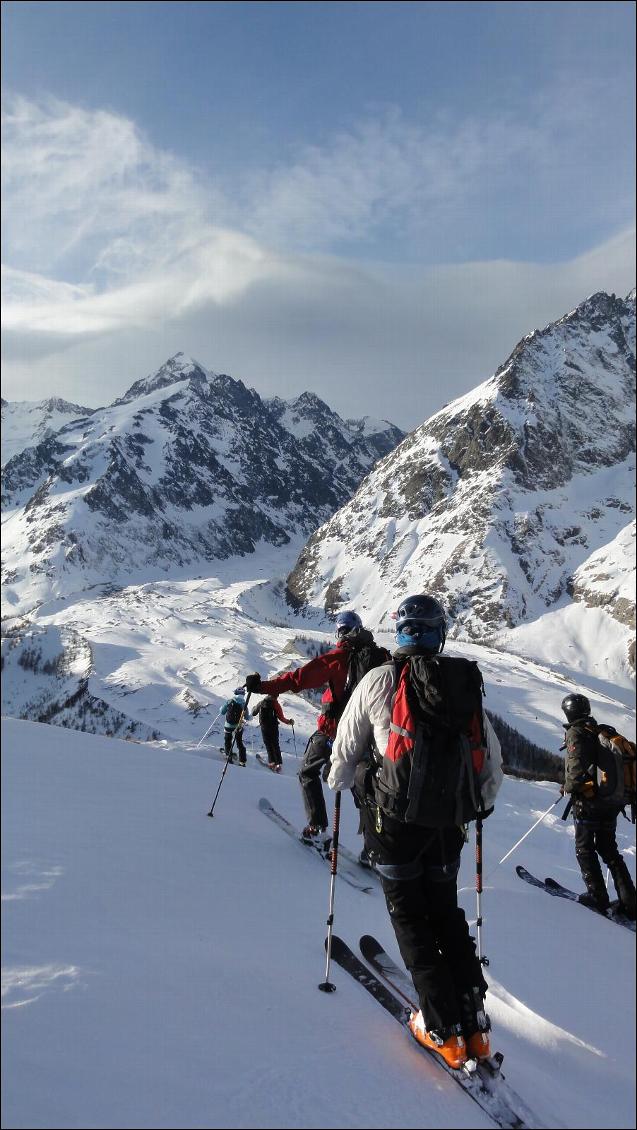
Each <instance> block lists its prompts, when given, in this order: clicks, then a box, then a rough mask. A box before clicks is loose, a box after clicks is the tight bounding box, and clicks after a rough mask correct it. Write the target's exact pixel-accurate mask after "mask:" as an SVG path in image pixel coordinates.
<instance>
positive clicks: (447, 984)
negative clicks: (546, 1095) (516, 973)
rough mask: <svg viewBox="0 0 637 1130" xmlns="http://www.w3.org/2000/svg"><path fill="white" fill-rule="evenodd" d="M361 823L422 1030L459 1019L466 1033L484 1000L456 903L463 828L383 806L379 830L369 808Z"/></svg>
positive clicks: (471, 943)
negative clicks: (419, 822) (407, 820)
mask: <svg viewBox="0 0 637 1130" xmlns="http://www.w3.org/2000/svg"><path fill="white" fill-rule="evenodd" d="M364 825H365V847H366V849H367V853H368V855H369V856H370V858H371V859H372V861H373V862H374V863H375V864H376V866H377V870H378V873H379V874H380V876H381V882H382V885H383V892H384V894H385V901H386V903H387V909H388V911H389V916H390V919H391V923H392V926H393V928H394V933H395V935H396V941H397V942H398V948H399V949H400V953H401V955H402V959H403V961H404V963H405V965H406V967H407V969H408V970H409V972H410V974H411V977H412V980H413V982H414V987H415V989H416V992H417V994H418V1001H419V1004H420V1007H421V1009H422V1013H423V1016H424V1020H425V1025H426V1027H427V1029H433V1030H434V1031H438V1032H444V1030H445V1029H448V1028H450V1027H451V1026H453V1025H455V1024H462V1025H463V1027H464V1028H467V1027H471V1028H472V1032H466V1034H467V1035H472V1034H473V1031H475V1027H474V1025H473V1023H472V1020H471V1018H472V1017H473V1018H475V1015H476V1013H475V1005H476V1001H483V1000H484V995H485V993H486V991H487V983H486V981H485V980H484V977H483V974H482V966H481V965H480V962H479V960H478V957H477V954H476V947H475V942H474V940H473V938H472V937H471V935H470V934H469V927H468V925H467V920H466V918H465V914H464V911H463V910H462V909H461V908H460V907H459V906H458V887H457V877H458V870H459V867H460V852H461V850H462V845H463V843H464V836H463V834H462V832H461V830H460V829H459V828H445V829H430V828H419V827H416V826H415V825H413V824H412V825H406V824H402V823H400V822H398V821H396V820H392V819H391V818H390V817H387V816H385V814H384V813H383V814H381V817H380V825H382V827H380V830H379V824H378V823H377V822H376V819H375V816H374V812H373V810H372V811H370V810H369V809H368V808H366V812H365V819H364ZM383 872H385V874H383ZM469 1002H470V1003H469ZM468 1014H469V1020H468V1022H467V1015H468Z"/></svg>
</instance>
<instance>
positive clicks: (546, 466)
mask: <svg viewBox="0 0 637 1130" xmlns="http://www.w3.org/2000/svg"><path fill="white" fill-rule="evenodd" d="M634 317H635V296H634V292H633V293H632V294H631V295H629V296H628V297H627V298H626V299H618V298H616V297H615V296H614V295H612V296H609V295H606V294H596V295H593V296H592V297H591V298H589V299H587V300H586V301H585V302H583V303H582V304H581V305H580V306H578V307H577V309H576V310H574V311H571V313H569V314H568V315H566V316H565V317H564V318H562V319H560V320H559V321H558V322H556V323H554V324H551V325H549V326H547V327H546V328H545V329H544V330H542V331H536V332H534V333H532V334H530V335H529V336H528V337H526V338H524V339H523V340H522V341H521V342H520V343H519V345H518V346H517V347H516V349H515V350H514V351H513V353H512V354H511V356H510V357H509V358H508V360H507V361H506V362H505V364H504V365H502V367H501V368H500V369H499V370H498V371H497V373H496V374H495V375H494V376H493V377H491V378H490V379H489V380H488V381H485V382H484V383H483V384H481V385H479V386H478V387H477V388H476V389H474V390H473V391H472V392H471V393H469V394H468V395H466V396H464V397H461V398H460V399H459V400H456V401H454V402H453V404H451V405H449V406H448V407H446V408H444V409H443V410H442V411H440V412H438V413H437V414H436V415H435V416H432V417H431V419H429V420H427V421H426V422H425V423H424V424H423V425H422V426H421V427H420V428H418V429H416V431H414V432H412V433H411V434H410V435H409V436H407V438H406V439H405V440H404V441H403V442H402V444H400V446H399V447H398V448H397V449H396V450H395V451H394V452H392V453H390V454H389V455H388V456H387V457H386V458H385V459H384V460H383V461H382V462H381V463H379V464H378V465H377V466H376V467H375V468H374V470H373V471H372V472H371V473H370V475H369V476H368V477H367V479H366V480H365V481H364V483H363V484H362V485H361V487H360V488H359V490H358V491H357V492H356V494H355V495H354V497H353V498H352V499H351V501H350V502H348V503H347V504H346V505H345V506H344V507H343V508H342V509H341V510H339V511H338V513H337V514H335V515H334V516H333V517H332V518H331V519H330V520H329V521H328V522H327V523H326V524H325V525H324V526H323V527H322V528H321V529H320V530H318V531H317V532H316V533H315V534H313V535H312V537H311V538H310V540H309V542H308V544H307V546H306V547H305V548H304V550H303V553H302V554H301V556H300V558H299V561H298V562H297V564H296V566H295V568H294V570H293V571H292V573H291V575H290V577H289V578H288V589H289V594H290V599H291V600H292V601H293V603H294V605H295V606H296V607H297V608H300V609H304V610H306V611H308V612H310V613H311V612H313V611H317V610H318V611H323V610H324V609H327V610H334V609H335V608H338V607H342V606H343V605H346V604H349V603H355V604H356V607H357V608H358V609H359V611H362V612H363V613H364V614H365V615H366V617H367V619H368V621H369V622H370V623H371V624H372V625H381V626H382V625H383V623H384V622H385V618H386V615H387V612H388V610H390V609H392V608H394V607H395V606H396V603H397V601H398V599H399V597H400V596H401V595H404V594H405V593H407V592H409V591H416V592H418V591H423V589H426V590H428V591H431V592H433V593H436V594H438V595H439V596H440V597H441V598H442V599H443V601H444V603H445V605H446V607H447V609H448V611H449V613H450V615H451V617H452V619H453V623H454V627H453V634H455V635H457V636H459V637H461V638H465V639H473V640H475V641H479V642H487V643H490V644H495V645H496V646H503V647H505V648H507V649H510V650H512V651H518V650H523V646H522V643H521V642H520V641H519V639H518V637H517V635H516V632H519V633H521V635H523V636H524V639H525V641H526V644H527V645H528V643H529V639H530V636H529V633H528V631H526V629H527V627H528V625H533V624H537V625H543V624H544V622H545V621H546V619H547V617H549V618H551V619H550V620H549V622H548V623H547V624H546V626H545V627H544V628H540V630H539V631H538V632H537V633H536V639H537V640H539V638H540V637H545V638H547V639H548V640H550V641H551V645H553V644H557V643H558V642H559V641H558V640H557V637H559V635H560V633H561V632H563V631H564V630H565V624H564V618H563V617H559V616H558V617H557V619H556V618H555V616H554V614H555V613H558V614H559V613H561V612H563V611H564V610H566V609H571V608H572V604H573V601H574V600H575V601H576V603H577V608H576V610H575V613H574V614H573V615H572V616H570V618H569V626H568V629H567V634H566V636H565V637H564V638H563V639H562V640H561V643H562V647H563V650H564V651H567V649H569V648H570V649H572V650H575V649H576V648H577V646H578V644H579V643H581V641H582V639H583V638H584V637H586V636H587V635H588V636H589V639H588V640H587V643H588V644H589V649H588V655H587V660H588V672H589V674H594V675H595V677H597V676H598V675H599V674H602V672H600V671H599V670H594V665H595V663H596V662H597V661H598V659H599V648H597V647H595V633H596V629H595V628H593V627H591V629H590V630H589V631H588V632H587V627H586V626H587V625H588V624H591V625H593V624H595V625H597V624H599V622H600V621H604V622H606V629H605V631H604V637H605V639H604V642H605V643H608V644H609V645H610V648H609V650H608V651H607V652H605V654H604V660H605V663H606V665H607V666H606V669H605V672H603V673H604V674H605V676H606V677H610V678H614V679H617V680H618V681H620V682H621V683H623V684H627V682H628V681H629V680H630V679H631V678H632V676H633V675H634V667H631V657H633V656H634V629H635V605H634V584H635V554H634V534H633V533H632V530H633V529H634V527H632V526H631V521H632V519H633V517H634V487H635V454H634V453H635V421H634V400H635V321H634ZM629 594H630V595H629ZM591 608H594V609H601V610H602V613H601V616H600V615H598V616H597V617H590V616H589V611H590V609H591ZM533 654H534V657H535V658H538V659H542V658H546V654H547V653H546V652H543V651H542V647H541V645H540V646H539V648H538V649H537V650H535V652H534V653H533ZM583 668H584V670H585V671H586V669H587V668H586V663H584V664H583Z"/></svg>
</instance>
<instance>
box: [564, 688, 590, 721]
mask: <svg viewBox="0 0 637 1130" xmlns="http://www.w3.org/2000/svg"><path fill="white" fill-rule="evenodd" d="M562 710H563V711H564V713H565V715H566V718H567V721H569V722H576V721H577V719H578V718H588V716H589V715H590V712H591V704H590V702H589V701H588V699H587V697H586V695H585V694H567V696H566V698H563V699H562Z"/></svg>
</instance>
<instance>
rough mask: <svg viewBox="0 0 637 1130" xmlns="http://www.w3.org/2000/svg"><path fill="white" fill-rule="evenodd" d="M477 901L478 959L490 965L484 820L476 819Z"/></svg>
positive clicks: (483, 963) (481, 962)
mask: <svg viewBox="0 0 637 1130" xmlns="http://www.w3.org/2000/svg"><path fill="white" fill-rule="evenodd" d="M476 902H477V917H476V927H477V935H478V961H479V962H480V965H488V964H489V958H488V957H485V956H484V955H483V953H482V820H481V819H480V817H478V819H477V820H476Z"/></svg>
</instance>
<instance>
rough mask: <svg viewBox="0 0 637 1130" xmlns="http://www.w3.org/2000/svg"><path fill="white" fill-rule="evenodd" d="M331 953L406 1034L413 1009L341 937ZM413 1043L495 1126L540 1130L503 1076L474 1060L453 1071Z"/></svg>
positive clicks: (431, 1053)
mask: <svg viewBox="0 0 637 1130" xmlns="http://www.w3.org/2000/svg"><path fill="white" fill-rule="evenodd" d="M370 941H371V942H373V941H374V939H370ZM361 943H362V939H361ZM365 948H366V949H367V950H368V952H370V946H369V945H368V944H367V943H366V947H365ZM376 949H377V951H380V952H381V953H384V950H383V949H382V947H381V946H379V945H378V943H376ZM331 953H332V957H333V959H334V961H335V962H336V964H337V965H339V966H340V967H341V969H343V970H344V971H345V972H346V973H349V975H350V976H351V977H353V978H354V980H355V981H358V982H359V984H361V985H362V986H363V988H364V989H366V990H367V992H368V993H370V994H371V996H373V998H374V1000H376V1001H378V1003H379V1004H380V1005H382V1006H383V1008H384V1009H385V1010H386V1011H387V1012H388V1013H389V1014H390V1016H393V1018H394V1020H397V1021H398V1023H399V1024H400V1025H401V1026H402V1027H403V1028H405V1029H406V1031H407V1032H409V1027H408V1020H409V1014H410V1011H412V1009H413V1008H414V1007H415V1006H413V1005H407V1004H406V1003H405V998H404V997H402V996H401V997H399V996H397V995H396V993H395V991H394V989H393V988H390V987H389V985H388V984H385V983H384V981H382V980H381V979H380V977H378V976H377V975H376V973H375V972H373V971H372V970H371V969H369V968H368V967H367V966H366V965H365V964H364V963H363V962H362V961H361V960H360V958H359V957H357V955H356V954H355V953H354V952H353V950H351V949H350V947H349V946H348V945H347V944H346V942H344V941H343V940H342V939H341V938H339V937H336V936H333V937H332V950H331ZM385 956H386V957H387V959H388V962H391V958H389V955H385ZM399 972H400V971H399ZM412 1039H413V1037H412ZM414 1044H415V1046H416V1047H417V1048H418V1050H419V1051H421V1052H422V1054H423V1055H425V1056H427V1058H428V1059H429V1060H430V1061H431V1062H432V1063H434V1064H435V1065H436V1067H438V1068H440V1069H441V1070H442V1071H445V1072H446V1073H447V1075H449V1077H450V1078H451V1079H453V1080H454V1082H456V1083H457V1084H458V1085H459V1086H460V1087H462V1089H463V1091H465V1092H466V1094H467V1095H469V1097H470V1098H472V1099H473V1101H474V1102H475V1103H477V1105H478V1106H479V1107H480V1108H481V1109H482V1110H483V1111H484V1113H485V1114H486V1115H488V1117H489V1118H491V1119H492V1121H493V1122H494V1123H495V1124H496V1126H500V1127H502V1128H503V1130H524V1128H529V1130H531V1128H535V1130H541V1128H542V1124H541V1123H540V1122H539V1121H538V1120H537V1119H535V1118H534V1117H533V1116H532V1115H531V1114H530V1112H529V1111H528V1110H527V1108H526V1106H525V1105H524V1104H523V1103H522V1100H521V1099H519V1097H518V1096H517V1095H515V1093H514V1092H513V1091H511V1089H510V1088H509V1087H508V1085H507V1084H506V1083H505V1082H504V1079H503V1078H502V1077H500V1076H497V1075H496V1077H495V1078H494V1077H493V1076H492V1074H491V1072H490V1071H485V1070H484V1069H483V1067H482V1066H481V1065H480V1064H477V1063H476V1061H475V1060H471V1061H469V1063H468V1064H467V1065H466V1066H465V1067H463V1068H460V1069H454V1068H452V1067H449V1066H448V1064H446V1063H445V1061H444V1060H443V1059H442V1058H441V1056H439V1055H437V1054H436V1053H435V1052H430V1051H427V1049H426V1048H423V1047H422V1046H421V1045H420V1044H419V1043H418V1042H417V1041H416V1040H414Z"/></svg>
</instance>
